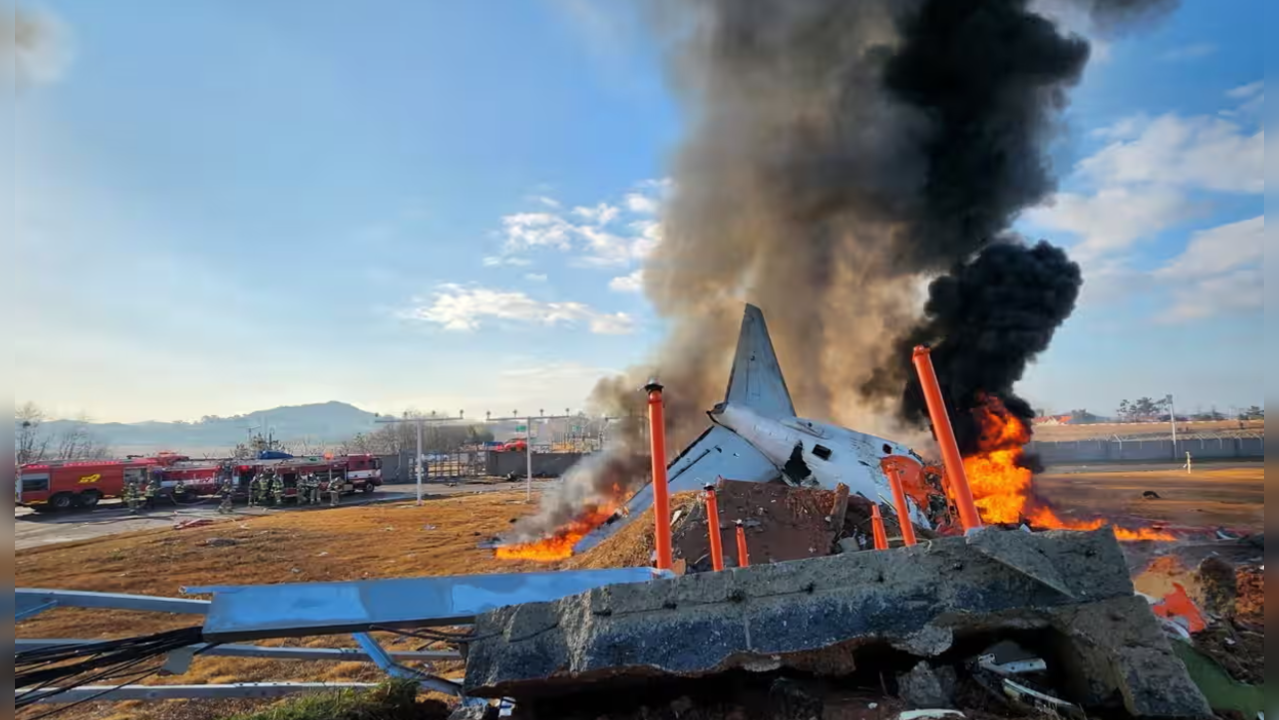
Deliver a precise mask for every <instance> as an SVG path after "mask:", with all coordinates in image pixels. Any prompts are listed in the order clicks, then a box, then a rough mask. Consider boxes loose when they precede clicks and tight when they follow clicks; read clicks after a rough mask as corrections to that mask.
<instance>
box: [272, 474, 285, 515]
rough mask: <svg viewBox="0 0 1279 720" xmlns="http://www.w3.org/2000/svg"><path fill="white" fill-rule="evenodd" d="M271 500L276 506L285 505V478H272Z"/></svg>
mask: <svg viewBox="0 0 1279 720" xmlns="http://www.w3.org/2000/svg"><path fill="white" fill-rule="evenodd" d="M271 499H273V500H274V501H275V504H276V506H277V507H278V506H282V505H284V476H283V475H279V474H277V475H276V476H275V477H273V478H271Z"/></svg>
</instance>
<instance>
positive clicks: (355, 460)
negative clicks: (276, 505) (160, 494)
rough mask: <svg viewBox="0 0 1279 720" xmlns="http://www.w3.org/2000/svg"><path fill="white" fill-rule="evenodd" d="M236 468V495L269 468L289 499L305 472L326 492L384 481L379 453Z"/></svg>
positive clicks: (244, 463) (369, 489) (373, 486)
mask: <svg viewBox="0 0 1279 720" xmlns="http://www.w3.org/2000/svg"><path fill="white" fill-rule="evenodd" d="M232 470H233V474H232V477H233V478H234V481H235V486H236V494H237V495H242V496H247V495H248V492H249V483H250V482H251V481H252V480H253V478H254V477H256V476H257V475H259V474H261V473H263V472H265V471H268V470H269V471H270V472H271V473H272V474H273V475H279V476H280V477H282V478H283V479H284V496H285V498H286V499H287V498H296V497H297V494H298V490H297V485H298V479H299V478H301V477H303V476H305V475H315V476H316V478H318V479H319V480H320V484H321V486H322V487H324V488H325V490H326V492H327V489H328V487H329V483H330V482H335V483H338V484H339V485H341V487H342V492H343V493H354V492H364V493H371V492H373V491H374V490H375V489H377V487H378V486H379V485H381V484H382V458H379V457H377V456H375V455H341V456H338V457H332V456H330V457H319V456H311V457H293V458H281V459H276V460H246V461H239V462H238V463H236V464H234V465H233V466H232ZM166 474H167V473H166Z"/></svg>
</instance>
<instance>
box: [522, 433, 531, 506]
mask: <svg viewBox="0 0 1279 720" xmlns="http://www.w3.org/2000/svg"><path fill="white" fill-rule="evenodd" d="M524 422H526V423H528V424H527V425H525V426H524V465H525V468H524V475H525V477H524V502H533V417H532V416H529V417H527V418H525V419H524Z"/></svg>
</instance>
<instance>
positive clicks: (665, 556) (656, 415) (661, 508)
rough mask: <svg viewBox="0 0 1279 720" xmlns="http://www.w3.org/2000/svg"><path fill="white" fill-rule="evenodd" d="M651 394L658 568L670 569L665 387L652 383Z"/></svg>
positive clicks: (650, 434) (669, 509)
mask: <svg viewBox="0 0 1279 720" xmlns="http://www.w3.org/2000/svg"><path fill="white" fill-rule="evenodd" d="M644 390H645V391H647V392H648V425H649V433H648V436H649V440H650V443H651V447H652V452H653V527H654V530H655V531H656V533H655V534H656V538H655V544H656V545H657V569H658V570H670V569H671V565H672V557H671V497H670V488H669V487H667V484H666V416H665V410H664V408H663V407H662V386H661V385H660V384H658V383H657V382H651V383H649V384H648V386H647V387H645V388H644Z"/></svg>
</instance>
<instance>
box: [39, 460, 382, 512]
mask: <svg viewBox="0 0 1279 720" xmlns="http://www.w3.org/2000/svg"><path fill="white" fill-rule="evenodd" d="M266 468H270V469H272V470H273V471H274V472H275V473H278V474H280V475H282V476H283V477H284V483H285V495H286V496H287V497H294V496H296V495H297V480H298V477H300V476H301V475H305V474H308V473H314V474H315V475H316V476H317V477H319V479H320V481H321V482H322V483H324V486H325V487H326V488H327V487H328V485H327V483H328V482H329V480H330V479H332V480H333V481H336V482H338V483H341V485H342V491H343V492H344V493H352V492H366V493H367V492H373V490H374V489H375V488H377V486H379V485H381V484H382V460H381V458H378V457H376V456H373V455H347V456H340V457H330V458H323V457H301V458H287V459H280V460H243V461H234V460H191V459H190V458H188V457H186V456H184V455H177V454H173V453H161V454H160V455H158V456H156V457H152V458H130V459H127V460H82V461H75V462H47V463H37V464H31V465H23V466H22V467H21V468H19V472H18V481H17V489H16V495H15V501H16V502H17V503H18V504H19V505H23V506H26V507H30V508H32V509H34V510H37V511H41V512H43V511H49V510H57V511H61V510H70V509H72V508H76V507H82V508H91V507H94V506H95V505H97V504H98V503H99V502H100V501H102V500H105V499H108V498H118V497H121V496H122V495H123V494H124V484H125V481H126V480H129V481H134V482H137V483H138V484H139V486H145V485H146V483H147V482H149V481H150V480H151V479H152V477H155V478H156V479H158V480H159V481H160V492H161V493H162V494H163V495H172V494H173V489H174V488H175V487H176V486H177V484H178V483H179V482H181V483H182V484H183V486H184V488H185V490H186V492H185V493H184V494H182V495H181V496H176V495H175V496H174V497H175V498H180V499H185V500H188V501H190V500H196V499H198V498H200V497H202V496H209V495H215V494H217V492H218V485H219V483H220V482H221V480H222V479H223V478H226V477H228V476H229V477H231V478H232V479H233V481H234V482H235V486H236V495H237V496H239V497H247V496H248V492H249V481H250V480H252V479H253V477H254V476H255V475H256V474H258V473H260V472H262V471H263V470H264V469H266Z"/></svg>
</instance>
